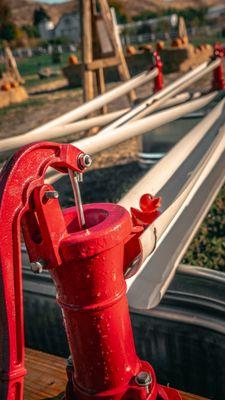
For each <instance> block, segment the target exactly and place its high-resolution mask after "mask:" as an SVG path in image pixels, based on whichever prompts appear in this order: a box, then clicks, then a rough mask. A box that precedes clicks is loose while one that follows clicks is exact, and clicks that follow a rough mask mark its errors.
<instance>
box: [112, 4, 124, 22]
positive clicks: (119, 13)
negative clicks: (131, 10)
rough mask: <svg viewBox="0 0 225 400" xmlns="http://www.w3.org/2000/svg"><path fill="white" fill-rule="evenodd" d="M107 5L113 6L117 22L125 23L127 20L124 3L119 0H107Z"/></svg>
mask: <svg viewBox="0 0 225 400" xmlns="http://www.w3.org/2000/svg"><path fill="white" fill-rule="evenodd" d="M109 6H110V7H113V8H115V11H116V18H117V22H118V23H119V24H125V23H126V22H127V15H126V10H125V7H124V4H123V3H122V2H121V1H119V0H109Z"/></svg>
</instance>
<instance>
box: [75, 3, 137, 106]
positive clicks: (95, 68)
mask: <svg viewBox="0 0 225 400" xmlns="http://www.w3.org/2000/svg"><path fill="white" fill-rule="evenodd" d="M97 3H98V5H99V9H100V12H99V10H98V8H97ZM80 10H81V32H82V58H83V60H82V61H83V68H84V69H83V90H84V102H86V101H90V100H92V99H93V98H94V94H95V80H96V83H97V91H98V94H103V93H105V91H106V87H105V79H104V68H109V67H112V66H117V68H118V72H119V76H120V79H121V81H123V82H125V81H127V80H129V79H130V73H129V70H128V67H127V64H126V60H125V57H124V54H123V49H122V46H121V43H120V38H119V36H118V34H116V25H115V21H113V17H112V14H111V10H110V8H109V5H108V2H107V0H80ZM128 98H129V101H130V103H133V102H134V101H135V100H136V93H135V91H134V90H132V91H131V92H130V93H128ZM101 111H102V112H103V113H107V112H108V111H107V106H104V107H103V108H102V110H101Z"/></svg>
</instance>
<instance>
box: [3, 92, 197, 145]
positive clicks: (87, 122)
mask: <svg viewBox="0 0 225 400" xmlns="http://www.w3.org/2000/svg"><path fill="white" fill-rule="evenodd" d="M200 95H201V93H200V92H198V93H195V95H194V96H193V98H197V97H199V96H200ZM190 98H191V95H190V93H181V94H180V95H177V96H175V97H174V98H172V99H169V100H167V101H166V103H165V104H164V105H163V106H162V107H159V110H160V109H164V108H166V107H172V106H175V105H177V104H181V103H183V102H185V101H187V100H189V99H190ZM130 110H131V109H130V108H123V109H122V110H120V111H114V112H111V113H108V114H106V115H100V116H97V117H93V118H88V119H84V120H81V121H77V122H74V123H71V124H68V125H62V126H56V127H53V128H48V129H46V130H44V131H43V132H39V133H38V137H37V133H36V132H28V133H25V134H23V135H18V136H13V137H10V138H5V139H2V140H0V152H5V151H10V150H13V149H17V148H19V147H21V146H24V145H26V144H28V143H32V142H35V141H37V139H38V141H42V140H53V139H57V138H61V137H63V136H66V135H70V134H75V133H78V132H82V131H84V130H87V129H91V128H93V127H101V126H105V125H107V124H108V123H110V122H112V121H114V120H115V119H117V118H119V117H120V116H121V115H123V114H125V113H126V112H129V111H130Z"/></svg>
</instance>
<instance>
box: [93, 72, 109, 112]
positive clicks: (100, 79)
mask: <svg viewBox="0 0 225 400" xmlns="http://www.w3.org/2000/svg"><path fill="white" fill-rule="evenodd" d="M96 80H97V88H98V93H99V94H103V93H105V91H106V90H105V79H104V70H103V68H99V69H97V70H96ZM101 112H102V114H107V113H108V107H107V104H105V105H104V106H103V107H102V108H101Z"/></svg>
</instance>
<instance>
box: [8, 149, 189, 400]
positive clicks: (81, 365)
mask: <svg viewBox="0 0 225 400" xmlns="http://www.w3.org/2000/svg"><path fill="white" fill-rule="evenodd" d="M81 154H82V152H81V151H80V150H78V149H76V148H74V147H73V146H71V145H63V144H54V143H41V144H34V145H30V146H26V147H25V148H23V149H22V150H21V151H20V152H18V153H17V154H16V155H15V157H14V158H13V159H12V160H11V161H10V162H9V163H8V165H6V167H5V168H4V170H3V172H2V174H1V176H0V217H1V222H2V223H1V226H0V233H1V239H2V240H1V242H0V260H1V289H2V291H3V298H2V299H1V312H2V315H3V317H4V319H3V320H4V324H3V327H2V328H3V329H1V330H0V332H1V336H0V338H1V342H2V343H1V344H2V345H3V344H4V345H5V347H4V350H5V351H4V354H3V363H2V365H1V369H2V370H3V374H2V376H1V380H0V382H1V386H0V393H1V397H0V398H1V400H22V399H23V376H24V374H25V369H24V339H23V301H22V284H21V282H22V278H21V260H20V224H22V229H23V235H24V240H25V243H26V246H27V250H28V253H29V257H30V261H31V262H33V263H37V264H40V265H42V266H44V268H46V269H49V271H50V273H51V275H52V277H53V280H54V282H55V284H56V288H57V293H58V302H59V304H60V306H61V308H62V312H63V316H64V321H65V327H66V333H67V338H68V342H69V346H70V350H71V355H72V363H71V366H70V367H69V368H68V371H67V372H68V378H69V381H68V386H67V390H66V400H75V399H78V400H89V399H96V400H100V399H107V400H109V399H110V400H113V399H115V400H119V399H122V398H123V399H135V400H139V399H140V400H145V399H146V400H147V399H148V400H156V399H157V400H158V399H162V400H181V396H180V395H179V393H178V392H177V391H176V390H174V389H170V388H164V387H162V386H160V385H158V384H157V381H156V376H155V373H154V370H153V368H152V366H151V365H150V364H148V363H147V362H145V361H141V360H140V359H139V358H138V356H137V355H136V351H135V346H134V340H133V333H132V329H131V322H130V317H129V309H128V304H127V298H126V283H125V279H124V273H125V272H126V271H127V270H128V268H129V269H130V267H131V266H132V261H133V260H134V259H135V257H137V255H138V254H139V253H140V251H141V249H140V244H139V235H140V233H141V232H142V231H143V227H144V226H145V223H146V218H145V216H144V215H142V214H143V213H145V212H147V213H148V218H147V220H148V221H149V216H150V215H149V213H151V212H150V211H151V210H150V207H147V205H148V204H150V203H151V205H152V199H150V200H151V201H149V199H147V200H148V201H147V203H146V201H145V202H144V203H143V202H142V203H143V204H142V203H141V205H142V211H141V218H138V220H139V219H140V221H141V222H140V225H139V226H134V225H133V223H132V218H131V216H130V214H129V213H128V211H126V210H125V209H124V208H123V207H121V206H119V205H114V204H93V205H86V206H84V215H85V221H86V229H84V230H80V228H79V225H78V218H77V210H76V207H73V208H69V209H66V210H64V211H62V209H61V207H60V205H59V202H58V199H57V196H49V195H47V194H48V193H52V192H53V190H54V189H53V188H52V187H51V186H50V185H46V184H45V183H44V176H45V172H46V169H47V168H48V167H49V166H50V165H51V166H52V167H54V168H56V169H58V170H60V171H63V172H67V170H68V169H71V170H73V171H79V172H81V171H82V168H81V166H79V163H78V159H79V156H80V155H81ZM143 206H144V209H143ZM146 207H147V208H146ZM138 215H139V214H138ZM139 217H140V216H139ZM142 220H143V221H144V222H143V223H142ZM142 225H143V226H142Z"/></svg>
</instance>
